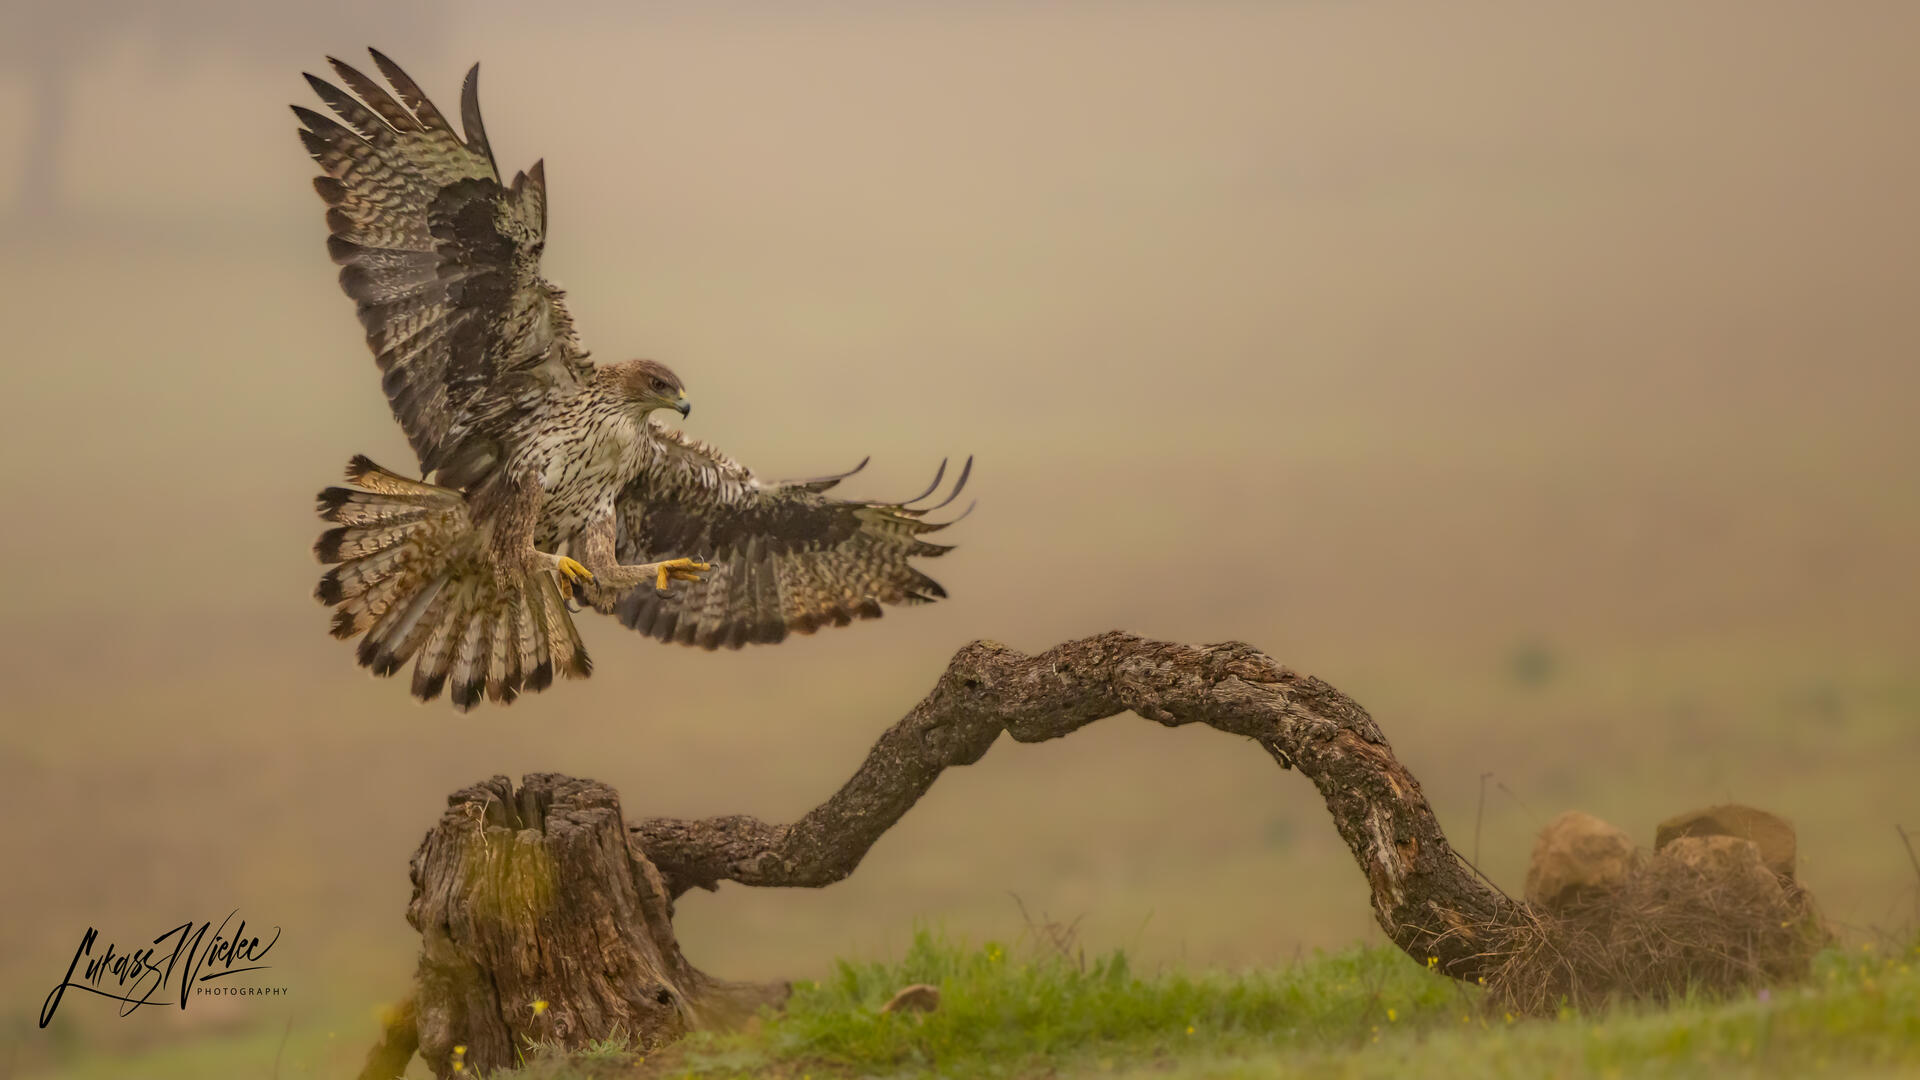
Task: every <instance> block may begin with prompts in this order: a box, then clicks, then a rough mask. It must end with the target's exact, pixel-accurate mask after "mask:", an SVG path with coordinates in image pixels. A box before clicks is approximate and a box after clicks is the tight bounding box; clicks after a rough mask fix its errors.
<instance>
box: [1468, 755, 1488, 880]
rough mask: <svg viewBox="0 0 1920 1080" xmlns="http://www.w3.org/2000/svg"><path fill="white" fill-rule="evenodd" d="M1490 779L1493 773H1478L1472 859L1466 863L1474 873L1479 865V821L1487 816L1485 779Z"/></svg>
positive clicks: (1477, 871)
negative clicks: (1477, 797)
mask: <svg viewBox="0 0 1920 1080" xmlns="http://www.w3.org/2000/svg"><path fill="white" fill-rule="evenodd" d="M1491 779H1493V774H1492V773H1490V772H1483V773H1481V774H1480V806H1479V808H1478V809H1476V810H1475V811H1474V812H1473V861H1472V862H1470V863H1468V865H1469V866H1473V867H1476V869H1475V871H1474V872H1475V873H1479V870H1478V869H1477V867H1478V866H1479V865H1480V823H1481V822H1483V821H1485V820H1486V817H1487V781H1488V780H1491Z"/></svg>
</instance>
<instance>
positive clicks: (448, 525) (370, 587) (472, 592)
mask: <svg viewBox="0 0 1920 1080" xmlns="http://www.w3.org/2000/svg"><path fill="white" fill-rule="evenodd" d="M373 60H374V63H375V65H376V66H377V67H378V69H379V70H380V72H381V74H382V75H384V76H385V78H386V81H387V85H386V86H382V85H381V84H380V83H379V82H378V81H376V80H374V79H372V78H369V77H368V76H366V75H364V74H362V73H361V72H359V71H357V70H355V69H354V68H352V67H349V66H348V65H346V64H344V63H341V62H340V61H338V60H333V61H331V63H332V65H333V69H334V71H335V73H336V74H337V75H338V77H339V78H340V80H341V82H342V83H344V84H345V85H346V87H347V88H348V89H350V90H351V91H352V92H351V93H349V92H348V90H343V89H341V88H340V87H339V86H336V85H335V84H333V83H330V82H327V81H326V80H324V79H319V78H316V77H314V76H312V75H309V76H307V81H308V82H309V83H310V84H311V85H312V86H313V88H314V91H315V92H316V93H317V94H318V95H319V96H320V99H321V100H322V101H323V102H325V103H326V105H327V106H328V107H329V108H330V109H331V110H332V112H333V114H334V116H333V117H329V116H326V115H323V114H321V113H319V112H317V111H314V110H311V109H306V108H302V107H300V106H294V113H295V115H297V116H298V117H299V118H300V121H301V124H302V127H301V130H300V138H301V140H302V142H303V143H305V145H306V147H307V150H308V152H309V153H311V154H312V155H313V158H314V160H315V161H317V162H319V164H320V166H321V168H322V170H323V172H324V175H322V176H320V177H319V178H317V179H316V180H315V181H314V186H315V188H316V189H317V190H318V191H319V193H320V196H321V198H322V199H323V200H324V201H325V202H326V203H327V206H328V209H327V228H328V232H329V235H328V238H327V250H328V253H329V254H330V255H331V256H332V257H333V259H334V261H335V262H336V263H338V264H339V265H340V267H341V271H340V285H341V288H342V289H343V290H344V291H345V292H346V294H347V295H348V296H349V297H351V298H352V299H353V300H354V302H355V305H356V309H357V311H358V313H359V317H360V323H361V325H362V327H363V328H364V329H365V331H366V337H367V345H368V347H369V348H370V349H371V350H372V352H373V354H374V358H375V360H376V362H377V363H378V365H379V367H380V370H381V372H382V380H381V384H382V386H383V388H384V389H385V390H386V393H387V399H388V402H389V404H390V405H391V407H392V410H393V414H394V418H395V419H396V420H398V421H399V422H400V426H401V428H402V429H403V430H404V431H405V432H406V435H407V440H408V442H409V443H411V444H412V447H413V450H414V452H415V454H416V455H417V456H418V458H419V461H420V468H421V473H422V475H423V477H425V478H426V479H424V480H418V481H416V480H409V479H406V478H405V477H402V476H399V475H397V474H395V473H393V472H390V471H388V470H386V469H382V468H380V467H379V466H377V465H375V464H373V463H372V462H371V461H368V460H367V459H365V458H363V457H356V458H355V459H354V460H353V462H352V464H350V465H349V467H348V470H347V479H348V482H349V484H350V485H351V486H348V487H333V488H328V489H327V490H325V491H323V492H321V493H320V515H321V517H323V518H325V519H326V520H328V521H330V522H334V523H335V525H336V527H334V528H333V529H330V530H329V531H328V532H327V533H325V534H324V535H323V536H322V537H321V538H320V541H319V543H317V544H316V545H315V548H314V550H315V554H316V555H318V556H319V558H320V560H321V561H322V562H324V563H329V564H334V565H333V568H332V569H331V570H329V571H328V572H327V573H326V575H325V576H324V577H322V578H321V581H320V585H319V588H318V589H317V590H316V595H317V596H318V597H319V599H320V600H321V601H322V602H323V603H326V604H328V605H329V606H332V607H334V608H335V609H336V610H335V614H334V623H333V633H334V635H335V636H337V637H341V638H350V637H354V636H356V635H361V634H364V635H365V637H364V638H363V639H362V640H361V643H360V646H359V649H358V653H357V655H358V659H359V661H360V663H361V664H362V665H364V666H366V667H368V668H369V669H371V670H372V671H373V672H374V673H375V674H378V675H391V674H393V673H394V672H396V671H398V670H399V669H400V668H401V667H404V666H405V665H406V664H407V663H408V662H409V661H411V662H412V663H413V664H414V675H413V686H412V689H413V693H414V694H415V695H416V696H418V697H420V698H422V699H428V698H432V697H435V696H437V695H438V694H440V693H442V692H443V691H446V692H448V693H449V695H450V696H451V698H452V700H453V703H454V705H455V706H456V707H458V708H462V709H465V708H467V707H470V706H472V705H473V704H475V703H476V702H478V701H479V700H480V699H481V698H482V697H485V698H486V699H488V700H492V701H497V702H503V703H504V702H509V701H512V700H513V699H514V698H515V697H516V696H518V695H519V694H520V693H521V692H522V691H526V690H540V689H543V688H545V687H546V686H547V685H548V684H549V683H550V682H551V681H552V679H553V677H554V675H556V674H559V675H562V676H569V677H584V676H585V675H587V674H588V673H589V672H590V671H591V669H592V665H591V663H590V662H589V660H588V658H587V653H586V649H585V647H584V645H582V644H581V641H580V637H579V633H578V631H577V630H576V628H575V627H574V623H573V620H572V617H571V615H570V614H569V610H568V604H567V601H568V600H581V601H585V602H587V603H589V604H590V605H591V606H592V607H593V608H594V609H595V610H597V611H601V612H607V613H612V614H615V615H617V616H618V617H619V619H620V621H621V622H623V623H625V624H626V625H628V626H631V627H634V628H635V629H638V630H640V631H641V632H642V633H645V634H648V635H650V636H652V637H655V638H658V639H660V640H662V641H679V642H684V643H688V644H696V645H700V646H703V647H705V648H709V649H712V648H719V647H721V646H723V645H724V646H730V647H736V648H737V647H739V646H741V645H744V644H747V643H749V642H777V641H780V640H782V639H783V638H785V637H786V635H787V633H788V632H789V631H799V632H802V633H810V632H812V631H813V630H814V629H816V628H818V627H820V626H825V625H845V624H847V623H848V622H850V621H852V620H853V619H856V618H865V617H873V616H877V615H879V614H880V612H881V606H882V605H883V604H894V603H911V602H917V601H929V600H933V599H936V598H939V597H942V596H945V595H946V594H945V592H944V590H942V589H941V588H940V586H939V585H938V584H937V583H935V582H934V581H933V580H932V579H931V578H928V577H927V576H926V575H925V574H923V573H921V572H920V571H919V570H918V569H916V568H915V567H914V566H913V565H912V564H911V562H910V560H911V559H913V558H914V557H932V556H937V555H940V554H942V553H944V552H945V551H946V550H947V548H945V547H943V546H940V545H937V544H931V543H928V542H927V541H925V540H924V539H922V537H923V536H924V535H925V534H926V533H930V532H933V531H935V530H937V529H940V528H943V527H944V525H945V524H950V522H948V523H933V522H928V521H926V520H925V518H924V516H923V515H924V514H925V513H926V512H927V510H929V509H936V508H937V507H927V508H922V509H914V508H912V506H911V504H913V503H915V502H917V501H919V500H917V499H910V500H906V501H905V502H901V503H874V502H848V501H842V500H838V499H832V498H829V497H827V496H826V495H825V494H824V493H825V492H826V491H827V490H828V489H829V488H831V487H832V486H833V485H834V484H835V483H837V482H838V481H839V480H840V479H842V478H843V477H839V476H837V477H827V478H823V479H821V480H814V481H799V482H792V483H781V482H769V481H763V480H761V479H759V478H758V477H756V476H754V474H753V473H752V472H750V471H749V470H747V469H746V468H745V467H743V466H741V465H740V464H738V463H737V462H735V461H733V460H731V459H730V458H728V457H726V456H725V455H724V454H722V453H720V452H719V451H718V450H717V449H715V448H714V447H712V446H709V445H708V444H706V443H703V442H698V441H696V440H693V439H689V438H687V437H686V436H685V435H683V434H681V433H680V432H679V431H676V430H674V429H671V428H668V427H666V426H664V425H662V424H660V423H658V422H657V421H654V420H651V419H649V414H650V413H652V412H654V411H656V410H660V409H669V410H673V411H677V412H679V413H680V414H681V415H682V416H685V415H686V414H687V413H688V411H689V409H690V406H689V405H688V402H687V397H686V391H685V388H684V386H683V385H682V383H681V380H680V378H679V376H678V375H676V374H674V372H673V371H672V370H671V369H669V368H668V367H666V366H665V365H664V364H660V363H657V362H655V361H651V360H629V361H624V362H621V363H616V364H607V365H595V364H593V363H592V362H591V361H590V360H588V358H587V354H586V351H585V350H584V349H583V348H582V347H581V345H580V342H579V338H578V336H577V335H576V334H575V332H574V327H573V319H572V316H571V315H570V314H569V313H568V312H567V308H566V304H565V300H564V293H563V292H562V291H561V290H560V289H559V288H557V287H555V286H554V285H553V283H551V282H549V281H547V280H546V279H545V278H544V277H542V276H541V274H540V269H539V260H540V255H541V252H542V250H543V249H544V247H545V244H546V229H547V189H546V176H545V171H544V169H543V168H542V166H541V165H540V164H539V163H536V164H535V165H534V166H533V167H532V168H531V169H529V170H527V171H526V172H524V173H520V174H518V175H516V176H515V177H514V179H513V181H512V182H511V183H504V182H502V180H501V179H500V174H499V170H498V169H497V167H496V166H495V164H494V160H493V152H492V150H491V148H490V147H489V146H488V144H487V138H486V130H485V128H484V126H483V125H482V123H481V119H480V106H479V98H478V94H477V77H478V73H479V67H478V65H476V66H475V67H474V69H473V70H472V71H470V72H469V73H468V75H467V79H466V84H465V86H464V87H463V89H462V93H461V102H460V104H461V108H460V114H461V126H462V128H463V129H464V134H462V133H459V132H456V131H455V130H454V128H453V125H452V124H451V123H450V122H449V121H448V120H447V118H446V117H445V115H443V114H442V113H441V112H440V111H439V110H438V109H436V108H435V107H434V106H433V103H432V102H431V101H429V100H428V99H427V97H426V95H425V94H424V93H423V92H422V91H421V90H420V88H419V86H418V85H416V84H415V83H414V82H413V80H411V79H410V78H408V77H407V75H406V73H405V72H403V71H401V70H400V69H399V68H398V67H397V66H396V65H394V64H393V62H392V61H390V60H388V59H387V58H386V57H384V56H382V55H380V54H379V53H378V52H375V53H373ZM861 464H862V465H864V464H865V462H862V463H861ZM968 466H969V468H967V469H962V470H961V474H960V478H959V480H958V482H957V483H956V484H955V485H954V489H953V494H950V495H948V496H947V499H946V501H945V502H942V503H941V504H940V505H942V506H944V505H946V502H951V501H952V499H953V496H954V495H957V494H958V493H959V490H960V487H961V486H962V485H964V484H965V483H966V478H967V473H968V472H969V471H970V467H971V460H970V459H969V462H968ZM944 469H945V466H944V464H943V466H942V475H944ZM854 471H856V472H857V471H858V468H856V469H855V470H854ZM844 475H851V473H849V474H843V476H844ZM939 482H940V477H939V476H936V478H935V482H934V486H933V487H930V488H929V489H928V491H927V492H926V493H925V495H923V496H921V498H923V499H924V498H925V497H926V496H927V495H931V494H933V492H934V490H935V489H937V488H938V486H939ZM696 560H711V564H710V565H709V564H708V563H706V562H704V561H696ZM663 585H664V586H667V587H665V588H660V587H659V586H663Z"/></svg>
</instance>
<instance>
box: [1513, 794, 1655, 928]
mask: <svg viewBox="0 0 1920 1080" xmlns="http://www.w3.org/2000/svg"><path fill="white" fill-rule="evenodd" d="M1634 861H1635V853H1634V850H1633V840H1632V838H1630V837H1628V836H1627V834H1626V833H1624V832H1622V831H1621V830H1619V829H1616V828H1614V827H1613V826H1612V825H1609V824H1607V823H1606V822H1604V821H1601V820H1600V819H1599V818H1597V817H1594V816H1593V815H1592V814H1587V813H1583V812H1581V811H1579V810H1569V811H1567V812H1566V813H1564V814H1561V815H1560V816H1559V817H1557V818H1554V819H1553V820H1552V821H1551V822H1549V823H1548V824H1547V827H1546V828H1544V829H1542V830H1540V838H1539V839H1538V840H1536V841H1535V842H1534V845H1533V862H1532V863H1531V865H1529V866H1528V867H1527V902H1528V903H1530V904H1535V905H1538V906H1540V907H1544V908H1556V907H1561V906H1563V905H1565V904H1567V903H1568V902H1570V901H1572V900H1573V899H1574V898H1575V897H1576V896H1578V895H1580V894H1581V893H1583V892H1588V891H1593V890H1605V889H1611V888H1613V887H1614V886H1616V885H1619V884H1620V883H1621V882H1622V881H1623V880H1625V879H1626V876H1627V874H1628V872H1630V871H1631V870H1632V869H1633V865H1634Z"/></svg>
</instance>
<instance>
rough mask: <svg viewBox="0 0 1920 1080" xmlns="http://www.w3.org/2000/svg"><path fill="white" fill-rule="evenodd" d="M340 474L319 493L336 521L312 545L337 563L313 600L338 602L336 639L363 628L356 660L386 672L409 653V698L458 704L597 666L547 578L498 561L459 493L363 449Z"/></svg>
mask: <svg viewBox="0 0 1920 1080" xmlns="http://www.w3.org/2000/svg"><path fill="white" fill-rule="evenodd" d="M347 481H348V483H349V484H351V485H352V486H351V487H330V488H327V489H326V490H325V491H322V492H321V493H320V497H319V506H318V510H319V514H320V517H321V518H322V519H324V520H326V521H330V522H334V523H335V526H334V527H333V528H331V529H329V530H327V531H326V532H325V533H323V534H321V537H320V539H319V541H318V542H317V543H315V544H314V546H313V551H314V554H315V555H316V556H317V557H318V558H319V560H320V561H321V562H323V563H328V564H332V568H331V569H329V570H328V571H327V572H326V573H325V574H324V575H322V576H321V578H320V584H319V585H318V587H316V588H315V589H314V596H315V597H316V598H317V599H319V601H320V602H321V603H323V604H326V605H327V606H329V607H332V608H333V609H334V615H333V636H335V637H337V638H342V639H346V638H351V637H355V636H358V635H361V634H364V635H365V637H363V638H362V639H361V641H360V645H359V648H358V650H357V651H356V654H355V655H356V658H357V659H358V660H359V662H360V664H361V666H363V667H366V668H368V669H369V670H371V671H372V672H373V673H374V674H375V675H381V676H387V675H392V674H393V673H394V672H396V671H399V670H400V669H401V668H402V667H405V666H406V664H407V662H408V661H410V660H411V661H413V687H412V690H413V695H414V696H415V697H417V698H419V699H421V700H422V701H429V700H432V699H433V698H436V697H438V696H439V695H440V693H441V691H442V690H449V696H450V697H451V698H452V700H453V705H454V708H456V709H459V710H461V711H462V712H464V711H466V710H467V709H469V708H472V707H473V706H474V705H475V704H478V703H479V701H480V699H481V697H482V696H483V695H484V696H485V697H486V698H487V699H488V700H491V701H495V702H499V703H501V704H506V703H508V702H511V701H513V700H514V699H515V698H517V697H519V696H520V693H521V691H523V690H525V691H539V690H544V689H546V688H547V687H548V686H549V685H551V684H552V682H553V677H554V673H555V672H558V673H559V674H561V675H562V676H565V677H568V678H585V677H586V676H587V674H588V673H590V672H591V671H592V670H593V663H592V661H591V660H590V659H589V658H588V657H587V650H586V646H585V645H584V644H583V643H582V642H581V640H580V633H579V631H578V630H577V629H576V628H575V627H574V625H573V618H572V616H571V615H570V614H569V613H568V611H567V605H566V602H565V601H564V600H563V599H562V597H561V593H560V589H559V586H558V584H557V583H556V582H555V581H554V578H553V575H552V574H550V573H548V572H547V571H545V570H518V569H502V568H501V567H499V565H498V564H497V563H496V562H495V560H494V559H492V558H491V557H490V556H489V555H488V552H487V546H486V542H485V538H484V536H483V535H482V530H480V529H478V528H476V527H475V525H474V523H473V520H472V518H471V516H470V515H469V513H468V507H467V501H466V498H465V497H464V496H462V495H461V494H460V493H459V492H458V491H455V490H453V489H452V488H444V487H439V486H436V485H434V484H427V483H423V482H421V481H418V480H409V479H407V478H406V477H404V476H401V475H399V474H397V473H393V472H389V471H388V470H386V469H383V468H381V467H380V466H378V465H376V464H374V463H373V462H372V461H370V460H368V459H367V458H365V457H355V458H354V459H353V461H352V462H351V463H349V464H348V466H347Z"/></svg>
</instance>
